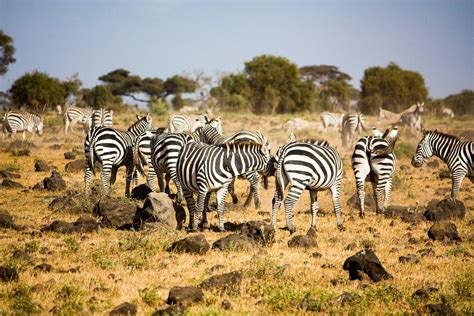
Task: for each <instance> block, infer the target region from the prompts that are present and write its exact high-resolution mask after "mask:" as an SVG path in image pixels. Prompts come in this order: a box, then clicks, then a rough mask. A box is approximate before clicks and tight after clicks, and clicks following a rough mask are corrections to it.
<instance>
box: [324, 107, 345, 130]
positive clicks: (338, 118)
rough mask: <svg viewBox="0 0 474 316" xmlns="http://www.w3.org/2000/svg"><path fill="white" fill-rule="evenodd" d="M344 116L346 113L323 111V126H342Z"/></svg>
mask: <svg viewBox="0 0 474 316" xmlns="http://www.w3.org/2000/svg"><path fill="white" fill-rule="evenodd" d="M343 116H344V114H340V113H332V112H327V111H325V112H322V113H321V121H322V122H323V126H324V127H325V128H326V127H329V126H334V127H340V126H341V124H342V117H343Z"/></svg>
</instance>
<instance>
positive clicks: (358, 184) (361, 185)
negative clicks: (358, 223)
mask: <svg viewBox="0 0 474 316" xmlns="http://www.w3.org/2000/svg"><path fill="white" fill-rule="evenodd" d="M364 181H365V177H363V178H361V179H356V187H357V195H358V196H359V204H360V206H359V216H360V217H364V216H365V191H364Z"/></svg>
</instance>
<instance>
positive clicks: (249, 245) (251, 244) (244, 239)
mask: <svg viewBox="0 0 474 316" xmlns="http://www.w3.org/2000/svg"><path fill="white" fill-rule="evenodd" d="M255 247H258V244H257V243H256V242H255V241H254V240H253V239H252V238H250V237H249V236H247V235H243V234H238V233H235V234H230V235H227V236H225V237H223V238H221V239H218V240H216V241H215V242H214V243H213V244H212V249H219V250H234V251H242V250H243V251H246V250H252V249H254V248H255Z"/></svg>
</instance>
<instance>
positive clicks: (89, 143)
mask: <svg viewBox="0 0 474 316" xmlns="http://www.w3.org/2000/svg"><path fill="white" fill-rule="evenodd" d="M151 121H152V118H151V115H150V114H147V115H146V116H145V117H142V118H141V119H139V120H138V121H136V122H135V123H134V124H133V125H132V126H130V127H129V128H128V130H127V131H126V132H123V131H118V130H116V129H113V128H111V127H102V126H101V127H97V128H95V129H94V130H92V131H91V132H90V133H88V134H87V136H86V139H85V142H84V153H85V158H86V166H85V172H84V173H85V176H84V182H85V185H86V189H87V188H88V187H89V185H90V182H91V180H92V175H93V174H94V167H95V164H96V162H97V161H98V162H100V163H101V165H102V170H101V177H102V186H103V188H104V189H106V190H107V189H108V188H109V184H114V183H115V180H116V176H117V170H118V168H119V167H121V166H124V165H125V167H126V187H125V195H126V196H127V197H128V196H130V182H131V178H132V174H133V170H134V163H133V143H134V142H135V139H136V138H137V137H138V135H140V134H141V133H143V132H144V131H147V130H150V129H151Z"/></svg>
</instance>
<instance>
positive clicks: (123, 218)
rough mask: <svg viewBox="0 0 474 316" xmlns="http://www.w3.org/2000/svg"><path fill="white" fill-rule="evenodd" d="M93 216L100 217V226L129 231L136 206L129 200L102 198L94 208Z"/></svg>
mask: <svg viewBox="0 0 474 316" xmlns="http://www.w3.org/2000/svg"><path fill="white" fill-rule="evenodd" d="M93 213H94V215H95V216H97V217H102V225H104V226H105V227H110V228H118V229H130V228H131V227H132V226H133V223H134V218H135V215H136V213H137V206H136V205H135V204H134V203H133V202H132V201H129V200H126V199H118V198H112V197H103V198H102V199H100V201H99V202H97V204H96V205H95V206H94V212H93Z"/></svg>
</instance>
